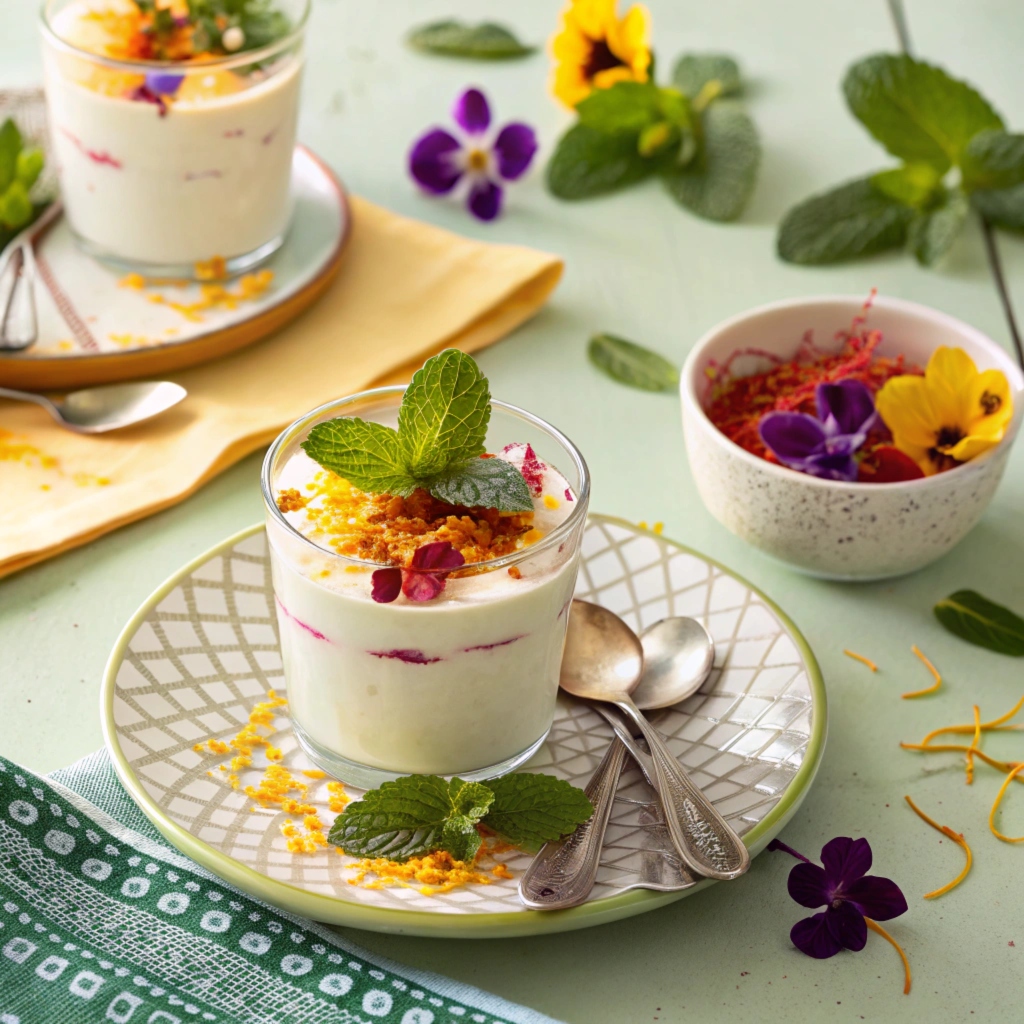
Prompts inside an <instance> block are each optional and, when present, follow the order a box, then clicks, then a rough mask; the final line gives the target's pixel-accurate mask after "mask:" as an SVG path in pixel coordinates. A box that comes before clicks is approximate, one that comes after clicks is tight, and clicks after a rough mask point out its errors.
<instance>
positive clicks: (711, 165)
mask: <svg viewBox="0 0 1024 1024" xmlns="http://www.w3.org/2000/svg"><path fill="white" fill-rule="evenodd" d="M741 90H742V81H741V77H740V72H739V67H738V66H737V64H736V62H735V61H734V60H733V59H732V58H731V57H726V56H724V55H721V54H687V55H684V56H683V57H681V58H680V59H679V61H678V62H677V63H676V67H675V71H674V74H673V83H672V85H671V86H668V87H664V86H658V85H657V84H655V83H654V82H653V81H650V82H618V83H617V84H615V85H613V86H611V87H610V88H608V89H595V90H594V91H593V92H591V93H590V95H589V96H587V97H586V99H584V100H582V101H581V102H580V103H579V104H578V105H577V107H576V112H577V114H578V115H579V119H578V121H577V123H576V124H575V125H573V127H571V128H570V129H569V130H568V131H567V132H566V133H565V134H564V135H563V136H562V138H561V139H560V140H559V142H558V145H557V147H556V149H555V152H554V153H553V154H552V157H551V159H550V161H549V162H548V167H547V182H548V188H549V189H550V190H551V192H552V193H553V194H554V195H556V196H558V197H559V198H560V199H587V198H590V197H592V196H597V195H602V194H604V193H607V192H612V191H615V190H616V189H620V188H625V187H626V186H629V185H633V184H636V183H637V182H639V181H643V180H644V179H646V178H649V177H653V176H658V177H661V179H662V181H663V182H664V184H665V187H666V189H667V190H668V192H669V194H670V195H671V196H672V197H673V198H674V199H675V200H676V201H677V202H679V203H680V204H681V205H683V206H685V207H687V208H688V209H689V210H691V211H692V212H693V213H695V214H697V216H699V217H704V218H705V219H707V220H714V221H729V220H735V219H736V218H737V217H738V216H739V215H740V214H741V213H742V212H743V209H744V207H745V206H746V204H747V202H748V200H749V199H750V195H751V193H752V192H753V190H754V184H755V182H756V180H757V168H758V164H759V163H760V158H761V146H760V142H759V140H758V135H757V129H756V127H755V126H754V122H753V120H752V118H751V117H750V115H749V114H748V113H747V112H746V110H745V109H744V107H743V104H742V103H741V102H740V101H739V100H737V99H735V98H734V97H736V96H737V95H738V94H739V93H740V92H741Z"/></svg>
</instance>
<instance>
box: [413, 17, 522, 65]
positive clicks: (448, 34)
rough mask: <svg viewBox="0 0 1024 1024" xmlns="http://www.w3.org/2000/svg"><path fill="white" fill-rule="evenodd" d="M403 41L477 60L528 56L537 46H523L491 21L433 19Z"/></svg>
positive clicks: (417, 48)
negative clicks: (474, 23) (465, 21)
mask: <svg viewBox="0 0 1024 1024" xmlns="http://www.w3.org/2000/svg"><path fill="white" fill-rule="evenodd" d="M406 41H407V42H408V44H409V45H410V46H411V47H412V48H413V49H414V50H422V51H423V52H424V53H434V54H438V55H439V56H442V57H470V58H474V59H476V60H509V59H510V58H515V57H527V56H529V55H530V54H531V53H534V52H535V51H536V49H537V48H536V47H535V46H526V45H524V44H523V43H521V42H520V41H519V40H518V39H517V38H516V36H515V34H514V33H513V32H511V31H509V29H507V28H505V27H504V26H503V25H497V24H495V23H494V22H490V21H485V22H482V23H480V24H479V25H467V24H465V23H464V22H461V21H454V20H448V21H436V22H433V23H431V24H429V25H421V26H420V27H419V28H415V29H413V30H412V31H411V32H410V33H409V35H408V36H407V37H406Z"/></svg>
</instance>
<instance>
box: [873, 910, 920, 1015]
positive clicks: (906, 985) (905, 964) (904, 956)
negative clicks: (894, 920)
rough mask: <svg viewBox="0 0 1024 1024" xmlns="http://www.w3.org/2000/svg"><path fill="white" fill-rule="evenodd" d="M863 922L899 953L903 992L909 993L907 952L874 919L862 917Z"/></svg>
mask: <svg viewBox="0 0 1024 1024" xmlns="http://www.w3.org/2000/svg"><path fill="white" fill-rule="evenodd" d="M864 923H865V924H866V925H867V926H868V927H869V928H870V929H871V930H872V931H873V932H874V933H875V934H876V935H881V936H882V938H883V939H885V941H886V942H888V943H889V945H890V946H892V948H893V949H895V950H896V952H897V953H899V955H900V959H901V960H902V961H903V994H904V995H905V996H909V995H910V961H909V960H908V959H907V954H906V953H904V952H903V947H902V946H901V945H900V944H899V943H898V942H897V941H896V940H895V939H894V938H893V937H892V936H891V935H890V934H889V933H888V932H887V931H886V930H885V929H884V928H883V927H882V926H881V925H880V924H878V922H876V921H872V920H871V918H870V917H865V918H864Z"/></svg>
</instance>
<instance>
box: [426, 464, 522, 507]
mask: <svg viewBox="0 0 1024 1024" xmlns="http://www.w3.org/2000/svg"><path fill="white" fill-rule="evenodd" d="M427 489H428V490H429V491H430V493H431V494H432V495H433V496H434V497H435V498H440V499H441V501H447V502H448V503H449V504H451V505H465V506H466V507H468V508H496V509H497V510H498V511H499V512H529V511H531V510H532V509H533V499H532V498H531V497H530V489H529V487H527V485H526V480H524V479H523V474H522V473H520V472H519V470H518V469H516V467H515V466H513V465H512V464H511V463H509V462H506V461H505V460H504V459H500V458H495V459H471V460H470V461H469V462H468V463H465V464H463V465H459V466H455V467H453V468H452V469H450V470H449V471H448V472H447V473H444V474H441V475H440V476H437V477H434V478H433V479H432V480H430V481H429V482H428V483H427Z"/></svg>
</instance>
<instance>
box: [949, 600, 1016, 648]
mask: <svg viewBox="0 0 1024 1024" xmlns="http://www.w3.org/2000/svg"><path fill="white" fill-rule="evenodd" d="M935 617H936V618H937V619H938V620H939V622H941V623H942V625H943V626H944V627H945V628H946V629H948V630H949V632H950V633H953V634H954V635H956V636H958V637H960V639H961V640H966V641H967V642H968V643H969V644H976V645H977V646H978V647H987V648H988V649H989V650H990V651H995V652H996V653H997V654H1009V655H1012V656H1013V657H1015V658H1021V657H1024V619H1022V618H1021V617H1020V616H1019V615H1016V614H1015V613H1014V612H1011V611H1010V609H1009V608H1004V607H1003V606H1002V605H1001V604H996V603H995V602H994V601H989V600H988V598H986V597H982V596H981V594H979V593H978V592H977V591H976V590H958V591H957V592H956V593H955V594H950V595H949V597H947V598H946V599H945V600H944V601H940V602H939V603H938V604H937V605H936V606H935Z"/></svg>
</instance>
